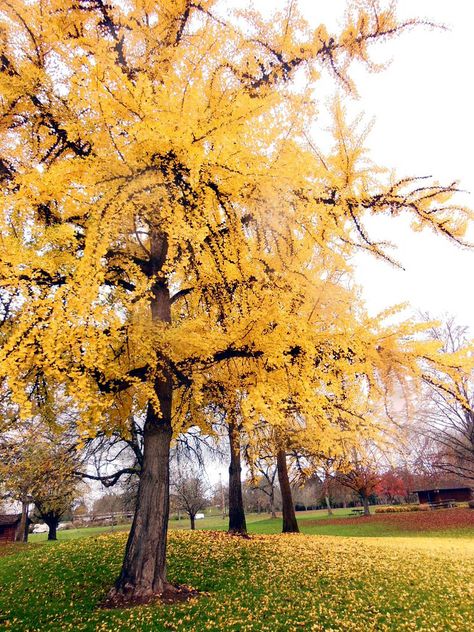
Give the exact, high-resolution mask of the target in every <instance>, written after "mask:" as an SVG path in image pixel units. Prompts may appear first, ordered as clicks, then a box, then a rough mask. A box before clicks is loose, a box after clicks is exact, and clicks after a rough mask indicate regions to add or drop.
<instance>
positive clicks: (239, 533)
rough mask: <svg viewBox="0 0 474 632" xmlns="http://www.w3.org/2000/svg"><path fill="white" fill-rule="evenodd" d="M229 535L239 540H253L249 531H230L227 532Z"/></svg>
mask: <svg viewBox="0 0 474 632" xmlns="http://www.w3.org/2000/svg"><path fill="white" fill-rule="evenodd" d="M227 535H233V536H236V537H238V538H243V539H244V540H250V539H251V538H250V536H249V534H248V533H247V531H238V530H237V529H236V530H233V529H230V530H229V531H227Z"/></svg>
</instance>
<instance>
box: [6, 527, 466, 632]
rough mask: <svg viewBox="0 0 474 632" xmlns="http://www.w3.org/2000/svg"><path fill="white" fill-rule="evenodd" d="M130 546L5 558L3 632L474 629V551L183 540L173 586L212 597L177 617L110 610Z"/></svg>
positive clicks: (103, 542)
mask: <svg viewBox="0 0 474 632" xmlns="http://www.w3.org/2000/svg"><path fill="white" fill-rule="evenodd" d="M303 522H304V521H303ZM254 524H258V523H257V522H255V523H254ZM260 526H261V523H260ZM81 531H85V530H81ZM66 533H67V532H66ZM69 533H70V532H69ZM125 539H126V534H125V533H113V534H105V535H101V536H92V537H83V538H82V539H75V540H70V541H64V542H58V543H52V544H49V545H47V546H45V545H34V546H32V547H30V548H28V547H26V548H24V547H23V548H21V549H20V551H19V552H17V553H16V554H13V555H9V556H7V557H3V558H0V629H2V630H12V631H14V632H23V631H25V632H26V630H28V631H31V632H32V631H38V632H39V631H44V632H55V631H58V632H59V631H62V630H75V631H76V630H77V631H81V630H86V631H91V632H92V631H95V630H111V631H112V630H113V631H115V632H120V631H122V630H123V631H125V632H128V631H129V630H143V631H146V630H149V631H157V632H160V631H165V630H178V631H180V632H194V631H195V632H200V631H204V630H210V631H214V632H221V631H223V630H225V631H227V630H229V631H237V630H239V631H240V632H246V631H247V632H250V631H255V632H265V631H271V632H278V631H280V632H293V631H296V630H314V631H323V630H333V631H343V630H346V631H350V630H364V631H365V630H367V631H370V630H372V631H381V632H384V631H387V630H390V631H393V632H395V631H396V632H399V631H402V632H403V631H408V630H419V631H426V632H428V631H429V630H436V631H442V630H453V631H459V632H468V630H471V629H474V610H473V609H472V589H473V585H472V579H473V577H474V541H469V540H464V541H461V540H453V539H449V538H444V539H443V538H438V539H436V540H433V539H428V538H419V539H413V538H411V539H410V538H383V539H378V538H342V537H324V536H308V535H290V536H282V535H271V536H266V535H257V536H253V537H252V538H251V539H250V540H243V539H241V538H236V537H230V536H227V535H226V534H224V533H222V534H218V533H214V534H212V533H206V532H203V531H198V532H195V533H192V532H190V531H184V530H181V531H172V532H171V534H170V544H169V564H168V572H169V578H170V579H171V581H173V582H176V583H184V584H187V585H191V586H193V587H195V588H197V589H198V590H199V591H201V596H200V597H199V598H198V599H197V600H194V601H192V602H188V603H184V604H176V605H172V606H171V605H161V604H157V605H153V606H147V607H139V608H133V609H128V610H116V611H110V610H101V609H100V608H99V607H98V605H99V603H100V601H101V600H102V599H103V598H104V596H105V594H106V592H107V589H108V587H109V586H110V585H111V584H112V582H113V580H114V578H115V577H116V576H117V573H118V571H119V568H120V563H121V560H122V556H123V549H124V545H125Z"/></svg>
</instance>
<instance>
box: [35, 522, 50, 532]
mask: <svg viewBox="0 0 474 632" xmlns="http://www.w3.org/2000/svg"><path fill="white" fill-rule="evenodd" d="M47 531H48V525H47V524H35V526H34V527H33V533H46V532H47Z"/></svg>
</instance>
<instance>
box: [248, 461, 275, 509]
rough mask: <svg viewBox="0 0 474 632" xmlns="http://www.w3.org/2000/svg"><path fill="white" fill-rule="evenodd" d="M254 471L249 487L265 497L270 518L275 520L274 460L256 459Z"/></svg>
mask: <svg viewBox="0 0 474 632" xmlns="http://www.w3.org/2000/svg"><path fill="white" fill-rule="evenodd" d="M254 470H255V473H254V476H253V479H252V482H251V487H252V489H258V490H259V491H260V492H262V493H263V494H265V496H267V498H268V504H269V511H270V514H271V517H272V518H276V517H277V516H276V512H275V488H276V478H277V473H278V470H277V467H276V463H275V459H274V458H272V457H263V458H261V459H257V460H256V462H255V464H254Z"/></svg>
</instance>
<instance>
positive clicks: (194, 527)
mask: <svg viewBox="0 0 474 632" xmlns="http://www.w3.org/2000/svg"><path fill="white" fill-rule="evenodd" d="M189 518H190V520H191V531H194V530H195V529H196V518H195V516H194V514H192V515H191V516H189Z"/></svg>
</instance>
